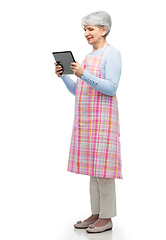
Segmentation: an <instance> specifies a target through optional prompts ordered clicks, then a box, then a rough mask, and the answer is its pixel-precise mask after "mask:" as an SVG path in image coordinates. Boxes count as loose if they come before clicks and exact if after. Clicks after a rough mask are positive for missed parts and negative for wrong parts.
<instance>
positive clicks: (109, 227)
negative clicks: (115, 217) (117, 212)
mask: <svg viewBox="0 0 166 240" xmlns="http://www.w3.org/2000/svg"><path fill="white" fill-rule="evenodd" d="M112 227H113V224H112V220H110V221H109V222H108V223H107V224H106V225H104V226H102V227H95V226H94V224H91V225H89V227H88V228H87V229H86V231H87V233H102V232H105V231H108V230H112Z"/></svg>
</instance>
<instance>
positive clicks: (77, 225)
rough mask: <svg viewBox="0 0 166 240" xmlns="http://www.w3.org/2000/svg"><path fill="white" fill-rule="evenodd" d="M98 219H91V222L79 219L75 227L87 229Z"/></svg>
mask: <svg viewBox="0 0 166 240" xmlns="http://www.w3.org/2000/svg"><path fill="white" fill-rule="evenodd" d="M96 221H97V220H95V221H91V222H82V221H78V222H77V223H76V224H74V227H75V228H78V229H85V228H88V227H89V225H91V224H93V223H95V222H96Z"/></svg>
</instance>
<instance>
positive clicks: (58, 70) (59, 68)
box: [54, 62, 63, 77]
mask: <svg viewBox="0 0 166 240" xmlns="http://www.w3.org/2000/svg"><path fill="white" fill-rule="evenodd" d="M54 64H55V73H56V74H57V75H58V77H62V73H63V69H62V66H61V65H58V64H57V62H55V63H54Z"/></svg>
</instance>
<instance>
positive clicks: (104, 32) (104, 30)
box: [102, 26, 107, 37]
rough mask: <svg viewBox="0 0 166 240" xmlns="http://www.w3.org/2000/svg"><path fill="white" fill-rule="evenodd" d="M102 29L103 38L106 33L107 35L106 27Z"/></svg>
mask: <svg viewBox="0 0 166 240" xmlns="http://www.w3.org/2000/svg"><path fill="white" fill-rule="evenodd" d="M102 29H103V34H102V36H103V37H104V36H105V35H106V33H107V27H106V26H103V27H102Z"/></svg>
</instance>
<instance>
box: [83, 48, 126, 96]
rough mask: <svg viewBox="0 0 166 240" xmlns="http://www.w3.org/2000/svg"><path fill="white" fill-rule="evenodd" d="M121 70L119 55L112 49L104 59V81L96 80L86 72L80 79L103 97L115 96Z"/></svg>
mask: <svg viewBox="0 0 166 240" xmlns="http://www.w3.org/2000/svg"><path fill="white" fill-rule="evenodd" d="M121 68H122V63H121V54H120V52H119V50H117V49H112V50H111V51H110V53H109V55H108V56H107V57H106V59H105V78H104V79H101V78H98V77H96V76H94V75H92V74H90V73H89V72H87V71H86V70H85V71H84V73H83V75H82V76H81V79H82V80H83V81H85V82H86V83H88V84H89V85H90V86H92V87H93V88H94V89H96V90H97V91H99V92H101V93H103V94H105V95H109V96H113V95H115V93H116V91H117V88H118V85H119V80H120V75H121Z"/></svg>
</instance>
